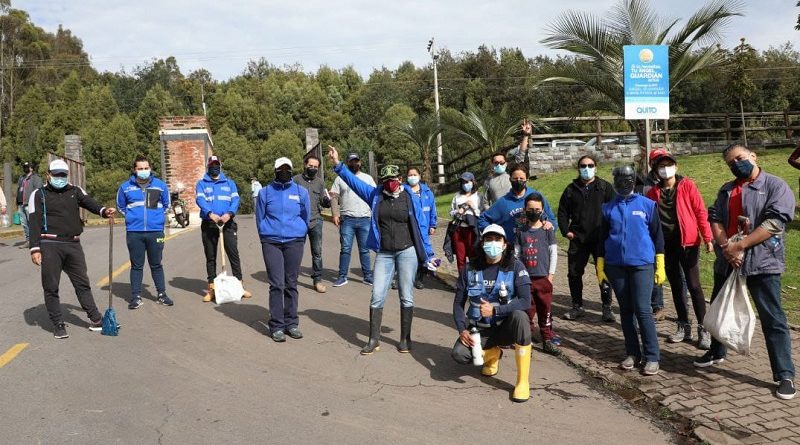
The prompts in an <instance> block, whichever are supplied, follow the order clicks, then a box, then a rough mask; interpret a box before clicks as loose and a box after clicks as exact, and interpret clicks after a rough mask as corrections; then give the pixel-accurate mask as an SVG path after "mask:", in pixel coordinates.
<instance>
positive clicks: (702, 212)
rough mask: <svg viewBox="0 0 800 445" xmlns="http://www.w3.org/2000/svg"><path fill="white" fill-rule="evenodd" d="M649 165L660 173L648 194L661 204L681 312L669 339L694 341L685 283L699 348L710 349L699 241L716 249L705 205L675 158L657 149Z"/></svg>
mask: <svg viewBox="0 0 800 445" xmlns="http://www.w3.org/2000/svg"><path fill="white" fill-rule="evenodd" d="M650 168H651V169H652V170H654V171H655V172H656V174H657V175H658V178H659V182H658V183H657V184H656V186H655V187H651V188H650V190H648V192H647V197H648V198H650V199H652V200H653V201H655V202H656V203H657V205H658V215H659V220H660V221H661V228H662V231H663V233H664V259H665V267H666V272H667V279H668V280H669V284H670V287H671V288H672V301H673V302H674V303H675V311H676V312H677V314H678V322H677V323H678V324H677V329H676V331H675V333H674V334H673V335H671V336H670V337H669V338H668V339H667V340H668V341H669V342H670V343H679V342H682V341H687V342H691V341H692V326H691V324H690V323H689V308H688V305H687V299H686V290H685V289H684V286H686V288H688V293H689V294H690V295H691V296H692V306H693V307H694V314H695V318H696V320H697V337H698V339H697V341H698V344H697V347H698V348H700V349H709V348H710V347H711V335H710V334H709V333H708V332H707V331H706V330H705V328H703V317H705V315H706V300H705V296H704V295H703V288H702V286H701V285H700V265H699V257H700V242H701V241H702V242H703V243H704V244H705V245H706V250H707V251H708V252H711V251H713V248H714V247H713V244H712V243H711V226H710V225H709V223H708V212H707V211H706V204H705V202H703V197H702V196H700V191H699V190H698V189H697V186H696V185H695V184H694V182H693V181H692V180H691V179H689V178H686V177H683V176H680V175H678V174H676V173H677V171H678V166H677V163H676V161H675V158H674V157H673V156H672V155H671V154H670V153H669V152H667V151H666V150H663V149H657V150H653V151H652V152H651V153H650ZM681 270H682V271H683V276H681V273H680V271H681ZM683 277H686V279H685V280H684V278H683ZM684 283H686V284H684Z"/></svg>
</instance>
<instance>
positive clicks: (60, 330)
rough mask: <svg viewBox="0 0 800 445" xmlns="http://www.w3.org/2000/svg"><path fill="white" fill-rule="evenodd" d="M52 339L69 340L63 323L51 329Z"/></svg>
mask: <svg viewBox="0 0 800 445" xmlns="http://www.w3.org/2000/svg"><path fill="white" fill-rule="evenodd" d="M53 337H55V338H58V339H62V338H69V334H67V325H65V324H64V323H59V324H57V325H55V326H54V327H53Z"/></svg>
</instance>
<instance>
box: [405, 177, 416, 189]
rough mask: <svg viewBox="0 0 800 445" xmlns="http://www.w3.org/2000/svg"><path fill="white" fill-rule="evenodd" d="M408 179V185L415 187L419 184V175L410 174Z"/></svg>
mask: <svg viewBox="0 0 800 445" xmlns="http://www.w3.org/2000/svg"><path fill="white" fill-rule="evenodd" d="M406 181H408V185H410V186H412V187H413V186H415V185H417V184H419V176H409V177H407V178H406Z"/></svg>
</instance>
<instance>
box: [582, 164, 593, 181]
mask: <svg viewBox="0 0 800 445" xmlns="http://www.w3.org/2000/svg"><path fill="white" fill-rule="evenodd" d="M580 174H581V179H583V180H585V181H588V180H590V179H592V178H594V168H593V167H592V168H590V167H585V168H581V169H580Z"/></svg>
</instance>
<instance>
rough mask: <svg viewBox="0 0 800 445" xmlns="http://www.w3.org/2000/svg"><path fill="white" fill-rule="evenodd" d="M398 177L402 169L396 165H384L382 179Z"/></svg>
mask: <svg viewBox="0 0 800 445" xmlns="http://www.w3.org/2000/svg"><path fill="white" fill-rule="evenodd" d="M397 176H400V167H398V166H396V165H394V164H389V165H384V166H383V168H381V174H380V179H386V178H394V177H397Z"/></svg>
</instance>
